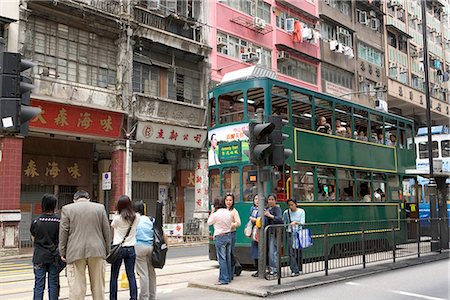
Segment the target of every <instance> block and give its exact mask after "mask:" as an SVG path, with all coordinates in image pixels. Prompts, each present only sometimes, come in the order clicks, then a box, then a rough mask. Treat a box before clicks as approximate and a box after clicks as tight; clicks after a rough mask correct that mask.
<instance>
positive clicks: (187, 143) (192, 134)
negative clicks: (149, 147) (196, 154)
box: [136, 122, 206, 148]
mask: <svg viewBox="0 0 450 300" xmlns="http://www.w3.org/2000/svg"><path fill="white" fill-rule="evenodd" d="M136 139H137V140H138V141H144V142H150V143H157V144H164V145H172V146H182V147H191V148H202V147H203V143H204V141H205V139H206V130H201V129H194V128H187V127H181V126H171V125H165V124H157V123H150V122H139V123H138V127H137V132H136Z"/></svg>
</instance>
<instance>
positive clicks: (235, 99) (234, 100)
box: [219, 91, 244, 124]
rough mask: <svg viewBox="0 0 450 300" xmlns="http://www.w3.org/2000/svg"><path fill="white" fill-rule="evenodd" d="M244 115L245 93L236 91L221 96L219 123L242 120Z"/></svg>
mask: <svg viewBox="0 0 450 300" xmlns="http://www.w3.org/2000/svg"><path fill="white" fill-rule="evenodd" d="M243 117H244V94H243V93H242V92H241V91H236V92H232V93H228V94H224V95H220V96H219V124H227V123H232V122H239V121H242V119H243Z"/></svg>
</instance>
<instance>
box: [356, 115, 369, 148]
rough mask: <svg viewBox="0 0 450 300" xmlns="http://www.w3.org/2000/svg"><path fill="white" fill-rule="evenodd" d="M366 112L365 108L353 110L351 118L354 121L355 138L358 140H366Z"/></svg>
mask: <svg viewBox="0 0 450 300" xmlns="http://www.w3.org/2000/svg"><path fill="white" fill-rule="evenodd" d="M367 118H368V113H367V111H365V110H361V109H355V110H354V112H353V119H354V121H355V131H356V133H357V135H356V139H357V140H360V141H364V142H367V141H368V140H369V138H368V136H369V135H368V133H367V129H368V122H367Z"/></svg>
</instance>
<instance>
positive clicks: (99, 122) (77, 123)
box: [30, 99, 123, 138]
mask: <svg viewBox="0 0 450 300" xmlns="http://www.w3.org/2000/svg"><path fill="white" fill-rule="evenodd" d="M31 105H32V106H37V107H40V108H41V110H42V111H41V113H40V114H39V115H38V116H36V117H35V118H34V119H32V120H31V122H30V127H31V128H42V129H46V130H55V131H64V132H70V133H81V134H84V135H96V136H104V137H113V138H118V137H120V136H121V128H122V120H123V115H122V114H120V113H116V112H111V111H104V110H99V109H93V108H88V107H80V106H72V105H66V104H61V103H56V102H48V101H42V100H36V99H32V100H31Z"/></svg>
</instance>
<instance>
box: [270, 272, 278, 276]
mask: <svg viewBox="0 0 450 300" xmlns="http://www.w3.org/2000/svg"><path fill="white" fill-rule="evenodd" d="M277 274H278V273H277V272H274V271H270V272H269V275H270V276H276V275H277Z"/></svg>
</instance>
